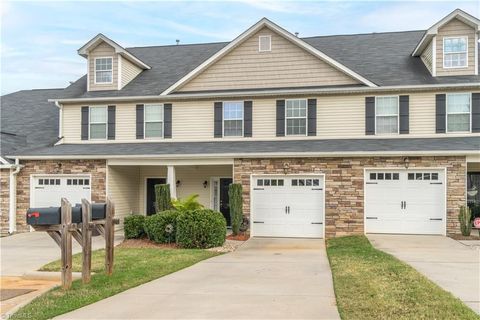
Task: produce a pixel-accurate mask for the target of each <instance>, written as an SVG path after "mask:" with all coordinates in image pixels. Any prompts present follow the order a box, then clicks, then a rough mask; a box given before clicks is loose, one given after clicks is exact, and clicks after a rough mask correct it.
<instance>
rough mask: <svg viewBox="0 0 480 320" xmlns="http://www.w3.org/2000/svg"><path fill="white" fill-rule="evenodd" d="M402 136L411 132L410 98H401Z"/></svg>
mask: <svg viewBox="0 0 480 320" xmlns="http://www.w3.org/2000/svg"><path fill="white" fill-rule="evenodd" d="M399 100H400V134H408V133H409V132H410V130H409V127H410V120H409V109H410V107H409V105H410V97H409V96H400V98H399Z"/></svg>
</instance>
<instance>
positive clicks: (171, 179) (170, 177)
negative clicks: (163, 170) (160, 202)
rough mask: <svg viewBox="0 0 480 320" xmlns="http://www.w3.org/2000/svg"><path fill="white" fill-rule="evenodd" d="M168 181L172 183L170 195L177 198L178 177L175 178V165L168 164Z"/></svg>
mask: <svg viewBox="0 0 480 320" xmlns="http://www.w3.org/2000/svg"><path fill="white" fill-rule="evenodd" d="M167 183H168V184H169V185H170V196H171V197H172V198H174V199H176V198H177V179H176V178H175V167H174V166H167Z"/></svg>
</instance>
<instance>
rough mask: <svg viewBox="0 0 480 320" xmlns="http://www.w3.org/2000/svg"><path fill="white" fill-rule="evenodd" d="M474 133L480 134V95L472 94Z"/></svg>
mask: <svg viewBox="0 0 480 320" xmlns="http://www.w3.org/2000/svg"><path fill="white" fill-rule="evenodd" d="M472 132H480V93H472Z"/></svg>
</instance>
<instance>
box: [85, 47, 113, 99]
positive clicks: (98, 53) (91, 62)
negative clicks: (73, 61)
mask: <svg viewBox="0 0 480 320" xmlns="http://www.w3.org/2000/svg"><path fill="white" fill-rule="evenodd" d="M103 57H112V58H113V59H112V62H113V63H112V69H113V79H112V80H113V82H112V83H111V84H95V58H103ZM88 66H89V70H88V74H89V90H90V91H101V90H117V89H118V55H117V54H116V53H115V49H114V48H113V47H112V46H110V45H108V44H107V43H105V42H101V43H100V44H99V45H98V46H96V47H95V48H94V49H92V50H91V51H90V52H89V54H88Z"/></svg>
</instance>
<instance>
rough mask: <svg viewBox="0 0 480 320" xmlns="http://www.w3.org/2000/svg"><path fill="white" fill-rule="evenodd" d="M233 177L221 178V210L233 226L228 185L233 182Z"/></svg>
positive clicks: (228, 223) (228, 224)
mask: <svg viewBox="0 0 480 320" xmlns="http://www.w3.org/2000/svg"><path fill="white" fill-rule="evenodd" d="M232 182H233V180H232V179H231V178H220V212H221V213H222V214H223V216H224V217H225V220H227V226H231V225H232V223H231V219H230V203H229V197H228V187H229V186H230V184H232Z"/></svg>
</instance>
